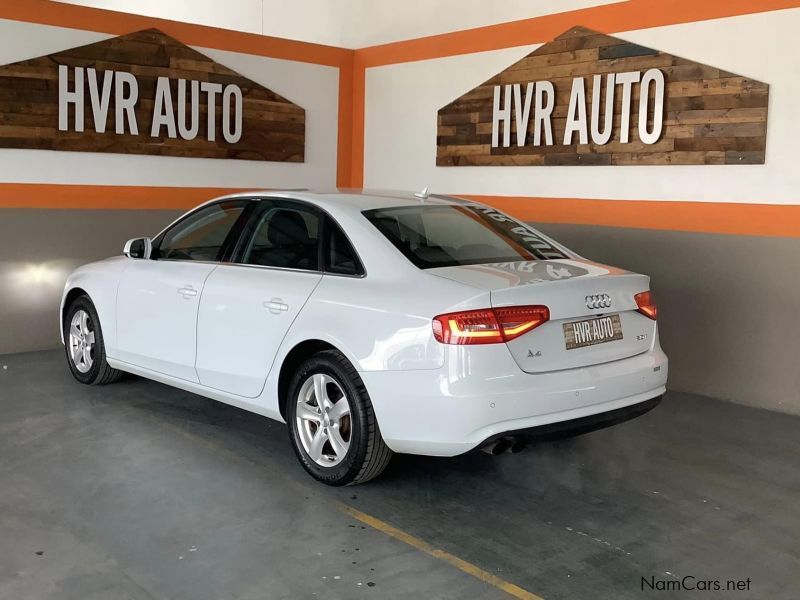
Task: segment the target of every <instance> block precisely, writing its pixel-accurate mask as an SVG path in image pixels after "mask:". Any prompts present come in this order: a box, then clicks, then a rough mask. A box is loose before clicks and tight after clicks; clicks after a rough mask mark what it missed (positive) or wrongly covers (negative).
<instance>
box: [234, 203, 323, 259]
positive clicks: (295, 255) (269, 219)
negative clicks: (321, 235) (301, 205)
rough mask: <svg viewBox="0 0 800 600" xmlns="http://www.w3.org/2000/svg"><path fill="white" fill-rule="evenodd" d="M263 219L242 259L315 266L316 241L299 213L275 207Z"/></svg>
mask: <svg viewBox="0 0 800 600" xmlns="http://www.w3.org/2000/svg"><path fill="white" fill-rule="evenodd" d="M265 220H266V223H263V222H262V225H261V226H260V227H259V230H258V232H257V234H256V238H255V240H254V243H253V246H252V248H251V250H250V253H249V256H248V257H247V259H246V261H245V262H247V263H250V264H254V265H263V266H270V267H285V268H293V269H315V268H316V262H317V245H316V241H315V240H314V239H312V238H311V235H310V233H309V230H308V224H307V223H306V220H305V219H304V218H303V216H302V215H301V214H300V213H298V212H296V211H293V210H287V209H278V210H276V211H274V212H273V213H272V214H270V215H267V216H266V218H265Z"/></svg>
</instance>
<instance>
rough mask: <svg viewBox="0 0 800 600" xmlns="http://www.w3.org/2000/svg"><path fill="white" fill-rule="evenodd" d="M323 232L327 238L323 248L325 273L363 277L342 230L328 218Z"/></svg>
mask: <svg viewBox="0 0 800 600" xmlns="http://www.w3.org/2000/svg"><path fill="white" fill-rule="evenodd" d="M325 231H326V238H327V239H326V242H325V246H324V248H325V271H326V272H328V273H337V274H339V275H354V276H360V275H363V274H364V268H363V267H362V266H361V262H360V261H359V259H358V255H357V254H356V251H355V249H354V248H353V245H352V244H351V243H350V240H348V239H347V236H346V235H345V234H344V231H342V228H341V227H339V225H338V224H336V223H335V222H334V221H333V219H331V218H328V219H327V221H326V222H325Z"/></svg>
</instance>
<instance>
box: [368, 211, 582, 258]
mask: <svg viewBox="0 0 800 600" xmlns="http://www.w3.org/2000/svg"><path fill="white" fill-rule="evenodd" d="M429 207H431V208H433V207H456V208H458V207H461V208H468V209H469V208H472V207H478V208H487V209H490V210H491V211H494V212H497V213H499V214H501V215H503V216H504V217H506V218H508V219H509V220H510V221H511V222H513V223H516V224H517V225H519V226H520V227H523V228H526V229H529V230H531V233H532V234H534V235H536V236H538V237H540V238H541V239H543V240H544V241H546V242H548V243H549V244H550V245H551V246H552V247H553V248H555V249H556V250H558V251H559V252H561V253H562V254H564V256H563V257H559V258H552V259H550V258H544V257H542V258H538V257H536V256H535V250H531V249H528V248H525V250H526V251H529V252H531V253H532V254H534V257H533V258H531V259H527V260H532V261H537V262H541V261H547V260H569V259H571V258H580V256H578V255H577V254H575V253H574V252H572V251H571V250H568V249H567V248H566V247H564V246H562V245H561V244H559V243H557V242H555V241H554V240H553V239H551V238H550V237H548V236H546V235H544V234H543V233H541V232H539V231H538V230H536V229H535V228H533V227H531V226H530V225H529V224H527V223H523V222H521V221H519V220H518V219H515V218H513V217H511V216H509V215H508V214H506V213H503V212H502V211H499V210H497V209H495V208H493V207H490V206H487V205H484V204H481V203H478V202H459V203H453V204H437V205H429ZM417 208H419V207H418V206H417V205H399V206H387V207H380V208H371V209H367V210H362V211H361V215H362V216H363V217H364V218H365V220H366V221H367V222H369V223H370V225H372V226H373V227H374V228H375V231H376V232H377V233H378V234H379V236H380V237H381V238H382V239H383V240H385V241H386V242H387V243H388V244H389V245H390V246H391V247H392V248H394V249H395V250H396V251H397V252H398V253H400V255H401V256H403V257H404V258H405V259H406V260H408V261H409V262H410V263H411V264H412V265H414V266H415V267H417V268H418V269H420V270H422V271H426V270H428V269H438V268H447V267H458V266H474V265H486V264H494V263H498V262H524V261H526V259H523V258H519V259H510V260H509V259H506V260H499V259H498V260H493V261H486V260H480V261H476V262H465V263H459V264H454V265H423V264H421V262H422V261H420V259H419V257H418V256H417V255H416V254H414V252H413V251H411V250H410V248H407V247H406V246H405V245H403V244H397V243H395V242H394V241H393V240H392V237H390V235H388V234H387V233H386V232H384V231H383V230H382V229H381V228H380V227H379V226H378V224H377V223H375V221H374V220H373V215H374V214H375V213H377V212H380V211H383V210H404V209H408V210H414V209H417ZM486 221H487V223H488V228H489V229H490V230H491V231H493V232H494V233H495V234H496V235H498V237H501V238H503V235H501V234H502V233H504V232H503V231H502V230H501V229H500V228H499V227H498V226H497V224H496V223H494V222H492V220H491V219H486Z"/></svg>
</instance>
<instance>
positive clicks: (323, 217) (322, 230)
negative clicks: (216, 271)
mask: <svg viewBox="0 0 800 600" xmlns="http://www.w3.org/2000/svg"><path fill="white" fill-rule="evenodd" d="M249 199H250V200H252V201H253V202H254V204H255V208H254V209H253V211H252V212H251V214H250V216H249V217H248V219H247V221H246V222H245V223H244V224H243V225H242V228H241V231H240V232H239V236H238V238H237V240H236V242H235V243H234V244H232V250H231V252H230V254H229V256H228V257H227V258H228V260H226V261H225V263H224V264H226V265H231V266H235V267H250V268H254V269H271V270H275V271H291V272H295V273H316V274H318V275H328V276H333V277H348V278H350V279H364V278H365V277H366V276H367V269H366V267H365V266H364V261H362V260H361V256H359V254H358V250H356V247H355V244H353V242H352V240H351V239H350V237H349V236H348V235H347V232H346V231H345V230H344V227H342V226H341V225H340V224H339V222H338V221H337V220H336V219H334V218H333V217H332V216H331V215H330V213H329V212H328V211H327V210H325V209H324V208H322V207H321V206H319V205H317V204H314V203H313V202H308V201H306V200H300V199H298V198H285V197H275V196H256V197H253V198H249ZM263 201H268V202H273V203H274V202H288V203H294V204H297V205H300V206H302V207H303V208H306V209H310V210H311V211H312V212H314V213H317V214H318V215H319V217H320V222H319V231H318V235H317V269H296V268H293V267H275V266H271V265H248V264H245V263H243V262H241V260H242V254H243V252H244V248H245V247H246V246H247V244H248V242H249V241H250V239H251V238H252V236H254V235H255V233H256V232H255V227H254V224H255V220H256V218H257V217H258V215H259V212H260V211H259V210H258V208H259V205H260V204H261V202H263ZM328 219H330V220H331V221H332V222H333V223H334V224H335V225H336V226H337V227H338V228H339V229H340V230H341V232H342V233H343V234H344V236H345V238H347V242H348V243H349V244H350V246H351V247H352V248H353V252H355V255H356V256H355V258H356V260H357V262H358V264H359V265H360V267H361V274H359V275H348V274H346V273H334V272H332V271H327V270H325V248H324V243H325V240H326V236H327V221H328Z"/></svg>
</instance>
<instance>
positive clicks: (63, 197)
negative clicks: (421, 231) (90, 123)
mask: <svg viewBox="0 0 800 600" xmlns="http://www.w3.org/2000/svg"><path fill="white" fill-rule="evenodd" d="M243 191H246V190H244V189H234V188H187V187H142V186H110V185H60V184H33V183H0V208H32V209H102V210H115V209H116V210H123V209H124V210H135V209H140V210H186V209H189V208H192V207H194V206H197V205H198V204H200V203H202V202H205V201H206V200H210V199H212V198H215V197H217V196H223V195H225V194H231V193H235V192H243ZM462 197H463V198H470V199H472V200H476V201H478V202H483V203H485V204H489V205H491V206H494V207H496V208H499V209H500V210H503V211H506V212H508V213H509V214H512V215H514V216H516V217H517V218H519V219H522V220H525V221H532V222H539V223H571V224H576V225H601V226H607V227H631V228H637V229H668V230H673V231H695V232H704V233H724V234H739V235H761V236H775V237H795V238H800V205H776V204H731V203H717V202H683V201H670V202H665V201H655V200H585V199H579V198H528V197H520V196H473V195H462Z"/></svg>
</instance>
